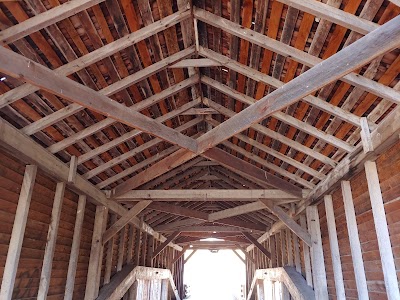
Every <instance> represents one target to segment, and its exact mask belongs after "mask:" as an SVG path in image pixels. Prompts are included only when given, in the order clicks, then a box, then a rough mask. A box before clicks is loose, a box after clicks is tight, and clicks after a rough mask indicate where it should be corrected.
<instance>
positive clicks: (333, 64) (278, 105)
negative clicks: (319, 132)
mask: <svg viewBox="0 0 400 300" xmlns="http://www.w3.org/2000/svg"><path fill="white" fill-rule="evenodd" d="M202 13H203V15H205V12H202ZM195 15H196V17H201V19H202V20H203V21H206V22H207V20H208V18H207V19H204V18H202V16H203V15H199V14H198V10H196V12H195ZM208 17H210V18H213V16H208ZM208 22H210V21H209V20H208ZM222 22H229V21H226V20H225V21H222ZM399 22H400V17H398V18H395V19H393V20H391V21H389V22H387V23H386V24H385V25H383V26H381V27H379V28H378V29H376V30H375V31H373V32H371V33H369V34H368V35H367V36H366V37H364V38H361V39H360V40H358V41H356V42H354V43H353V44H351V45H350V46H348V47H346V48H344V49H343V50H341V51H340V52H338V53H337V54H335V55H333V56H331V57H330V58H328V59H327V60H325V61H324V62H323V63H321V64H318V65H315V66H314V68H312V69H310V70H309V71H308V72H306V73H304V74H302V75H301V76H299V77H296V78H295V79H293V80H292V81H290V82H288V83H286V84H285V85H284V86H282V87H281V88H280V89H278V90H275V91H274V92H272V93H270V94H268V95H267V96H265V97H264V98H262V99H261V100H259V101H258V102H257V103H255V104H253V105H251V106H249V107H248V108H246V109H245V110H243V111H242V112H240V113H239V114H237V115H235V116H234V117H232V118H231V119H230V120H228V121H226V122H224V123H223V124H221V125H220V126H218V128H215V129H213V130H212V131H209V132H207V133H205V134H204V135H203V136H202V137H201V138H199V139H198V152H202V151H205V150H206V149H210V148H212V147H214V146H215V145H217V144H219V143H220V142H222V141H224V140H226V139H227V138H229V137H231V136H233V135H235V134H237V133H240V132H241V131H243V130H245V129H247V128H248V127H250V126H251V125H252V124H254V123H256V122H259V121H260V120H262V119H264V118H266V117H267V116H268V115H270V114H272V113H274V112H276V111H279V110H280V109H283V108H284V107H286V106H288V105H290V104H292V103H294V102H296V101H298V100H299V99H301V98H303V97H305V96H307V95H308V94H310V93H312V92H313V91H316V90H318V89H319V88H321V87H323V86H324V85H326V84H328V83H330V82H332V81H334V80H337V79H339V78H341V77H343V76H345V75H346V74H348V73H350V72H351V71H353V70H355V69H357V68H359V67H362V66H363V65H365V64H367V63H368V62H369V61H370V60H372V59H373V58H375V57H377V56H379V55H381V54H383V53H385V52H387V51H390V50H392V49H393V48H395V47H396V46H397V45H398V42H397V40H398V38H399V37H400V26H398V25H399ZM232 26H234V24H232ZM221 27H222V28H224V29H226V30H228V32H232V30H230V29H228V26H226V24H223V25H221ZM229 28H230V27H229ZM255 34H256V33H254V35H255ZM361 49H363V51H362V52H360V50H361ZM361 54H362V55H361ZM328 71H330V72H328ZM347 76H348V75H347ZM304 82H307V85H304Z"/></svg>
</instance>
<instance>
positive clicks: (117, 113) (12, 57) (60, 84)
mask: <svg viewBox="0 0 400 300" xmlns="http://www.w3.org/2000/svg"><path fill="white" fill-rule="evenodd" d="M0 71H2V72H3V73H5V74H8V75H10V76H13V77H15V78H20V79H23V80H24V81H26V82H29V83H31V84H33V85H36V86H37V87H40V88H42V89H44V90H46V91H48V92H50V93H53V94H55V95H58V96H60V97H62V98H64V99H66V100H69V101H72V102H75V103H78V104H80V105H82V106H84V107H86V108H88V109H91V110H94V111H96V112H98V113H100V114H105V115H107V116H110V117H111V118H113V119H114V120H116V121H119V122H122V123H124V124H126V125H128V126H132V127H135V128H138V129H141V130H143V131H145V132H148V133H149V134H152V135H155V136H157V137H160V138H162V139H165V140H166V141H168V142H170V143H172V144H176V145H179V146H181V147H183V148H185V149H189V150H190V151H193V152H196V151H197V143H196V141H195V140H193V139H192V138H190V137H188V136H185V135H183V134H181V133H179V132H177V131H176V130H174V129H171V128H169V127H167V126H164V125H162V124H160V123H159V122H157V121H155V120H153V119H151V118H149V117H146V116H144V115H142V114H141V113H139V112H136V111H133V110H130V109H127V108H126V106H125V105H123V104H120V103H118V102H116V101H113V100H112V99H110V98H108V97H107V96H105V95H103V94H100V93H98V92H96V91H94V90H92V89H90V88H88V87H86V86H84V85H81V84H79V83H77V82H75V81H73V80H71V79H69V78H66V77H61V76H60V75H58V74H56V73H55V72H54V71H52V70H50V69H48V68H46V67H44V66H42V65H40V64H38V63H35V62H33V61H32V60H30V59H27V58H25V57H23V56H22V55H19V54H17V53H15V52H13V51H11V50H8V49H6V48H3V47H2V48H0ZM91 99H96V101H92V100H91Z"/></svg>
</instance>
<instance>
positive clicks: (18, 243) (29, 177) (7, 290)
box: [0, 165, 37, 300]
mask: <svg viewBox="0 0 400 300" xmlns="http://www.w3.org/2000/svg"><path fill="white" fill-rule="evenodd" d="M36 172H37V167H36V166H33V165H28V166H26V168H25V173H24V179H23V181H22V186H21V192H20V193H19V199H18V205H17V211H16V213H15V219H14V225H13V229H12V233H11V239H10V244H9V247H8V252H7V259H6V264H5V267H4V271H3V281H2V282H1V290H0V299H4V300H9V299H11V297H12V293H13V290H14V283H15V275H16V273H17V268H18V263H19V257H20V254H21V248H22V242H23V240H24V233H25V227H26V221H27V219H28V213H29V206H30V204H31V198H32V192H33V187H34V185H35V178H36Z"/></svg>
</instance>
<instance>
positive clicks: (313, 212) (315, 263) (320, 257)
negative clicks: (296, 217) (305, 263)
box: [306, 205, 328, 300]
mask: <svg viewBox="0 0 400 300" xmlns="http://www.w3.org/2000/svg"><path fill="white" fill-rule="evenodd" d="M306 213H307V223H308V230H309V231H310V235H311V240H312V247H311V249H310V250H311V263H312V270H313V272H312V275H313V281H314V290H315V298H316V299H318V300H325V299H328V285H327V282H326V272H325V262H324V251H323V249H322V240H321V228H320V224H319V215H318V208H317V206H315V205H312V206H308V207H307V208H306Z"/></svg>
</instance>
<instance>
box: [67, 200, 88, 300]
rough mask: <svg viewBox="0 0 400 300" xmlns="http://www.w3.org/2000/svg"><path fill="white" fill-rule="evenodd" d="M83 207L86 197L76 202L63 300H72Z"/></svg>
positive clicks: (83, 212)
mask: <svg viewBox="0 0 400 300" xmlns="http://www.w3.org/2000/svg"><path fill="white" fill-rule="evenodd" d="M85 205H86V196H84V195H80V196H79V200H78V208H77V211H76V219H75V227H74V237H73V239H72V246H71V255H70V257H69V264H68V273H67V283H66V285H65V294H64V300H72V296H73V294H74V285H75V275H76V267H77V265H78V257H79V247H80V243H81V233H82V225H83V219H84V217H85Z"/></svg>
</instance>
